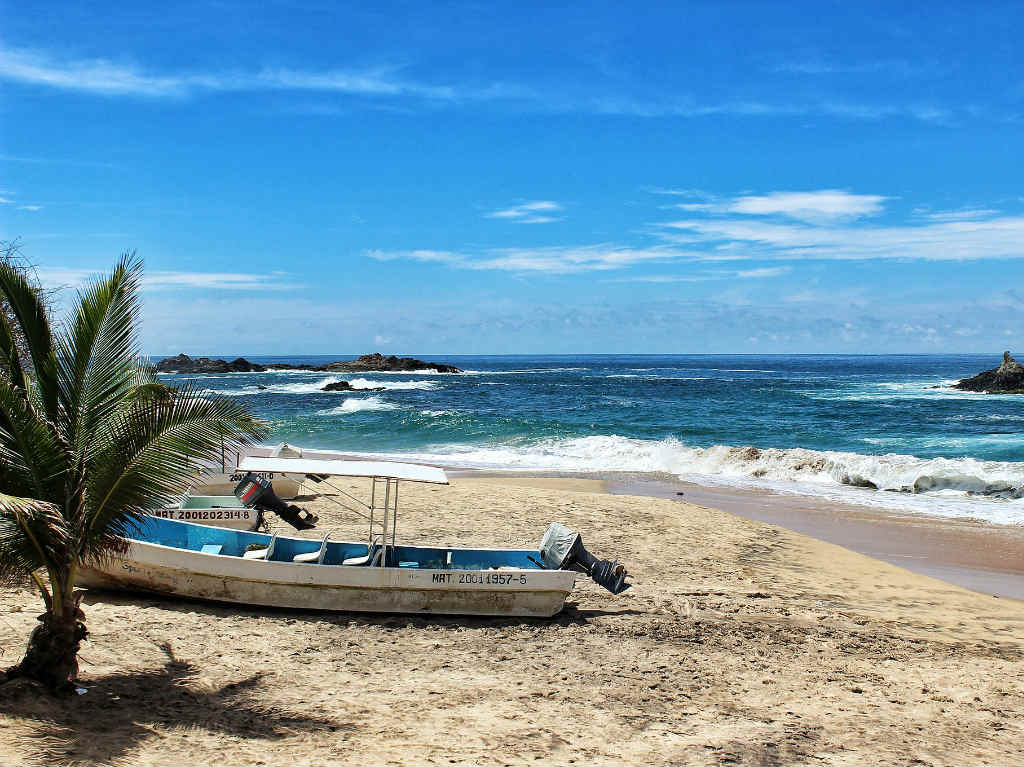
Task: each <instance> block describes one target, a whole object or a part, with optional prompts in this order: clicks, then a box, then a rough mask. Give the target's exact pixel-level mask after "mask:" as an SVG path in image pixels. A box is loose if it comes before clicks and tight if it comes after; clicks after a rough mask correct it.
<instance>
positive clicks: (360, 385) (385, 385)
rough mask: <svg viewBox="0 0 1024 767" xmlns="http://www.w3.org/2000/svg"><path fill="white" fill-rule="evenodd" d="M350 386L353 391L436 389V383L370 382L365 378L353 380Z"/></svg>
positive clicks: (350, 381)
mask: <svg viewBox="0 0 1024 767" xmlns="http://www.w3.org/2000/svg"><path fill="white" fill-rule="evenodd" d="M349 385H350V386H351V387H352V388H353V389H391V390H394V391H403V390H410V389H434V388H437V382H436V381H369V380H367V379H365V378H352V379H350V380H349Z"/></svg>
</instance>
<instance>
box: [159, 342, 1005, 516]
mask: <svg viewBox="0 0 1024 767" xmlns="http://www.w3.org/2000/svg"><path fill="white" fill-rule="evenodd" d="M428 358H429V359H431V360H432V361H436V362H444V363H448V364H452V365H456V366H458V367H461V368H463V369H465V370H466V371H467V372H466V373H465V374H460V375H440V374H433V373H430V372H428V371H420V372H413V373H388V374H370V373H366V374H356V375H348V376H341V375H330V374H325V373H311V372H275V373H246V374H225V375H215V376H209V375H207V376H190V375H168V376H165V377H164V378H165V380H166V381H167V382H168V383H172V384H181V383H184V382H186V381H188V382H190V383H192V384H193V385H195V386H197V387H200V388H203V389H208V390H211V391H213V392H217V393H221V394H225V395H231V396H237V397H241V398H244V400H245V401H246V402H247V403H248V404H249V405H250V406H251V407H252V408H253V409H254V410H255V411H256V412H257V413H258V414H259V415H260V416H262V417H264V418H266V419H267V420H268V421H269V422H270V424H271V426H272V429H273V435H272V441H273V442H278V441H287V442H291V443H293V444H296V445H300V446H302V447H308V448H319V449H326V450H337V451H343V452H347V453H361V454H373V455H386V456H389V457H401V458H415V459H419V460H427V461H431V462H436V463H441V464H446V465H453V466H455V465H457V466H471V467H479V468H493V469H518V470H538V469H543V470H554V471H570V472H594V471H604V472H608V471H625V472H657V473H662V474H664V473H668V474H672V475H675V476H678V477H681V478H683V479H687V480H692V481H698V482H704V483H718V484H729V485H737V486H743V487H762V488H769V489H772V490H775V491H779V492H796V493H804V494H811V495H819V496H825V497H830V498H836V499H842V500H854V501H855V502H858V503H868V504H873V505H881V506H888V507H892V508H901V509H906V510H909V511H915V512H921V513H930V514H941V515H954V516H971V517H977V518H982V519H988V520H990V521H996V522H1006V523H1014V524H1022V523H1024V463H1022V462H1021V461H1022V460H1024V396H1015V395H1002V396H993V395H981V394H968V393H962V392H958V391H956V390H954V389H951V388H949V384H950V383H952V382H953V381H955V380H957V379H959V378H963V377H967V376H970V375H973V374H975V373H977V372H979V371H981V370H983V369H987V368H991V367H994V366H996V365H997V364H998V362H999V361H1000V355H998V354H988V355H955V356H952V355H950V356H938V355H936V356H920V355H917V356H881V357H874V356H834V355H828V356H803V355H800V356H763V357H762V356H750V355H737V356H733V355H723V356H709V355H694V356H688V355H687V356H623V355H614V356H594V355H587V356H558V357H554V356H493V357H491V356H472V357H463V356H450V357H438V356H429V357H428ZM251 359H253V360H254V361H258V362H263V363H267V362H275V361H279V362H291V363H298V362H313V363H322V362H325V361H329V360H331V359H337V357H254V358H251ZM339 380H348V381H349V382H350V383H351V384H352V385H353V386H357V387H363V388H370V387H384V389H385V390H384V391H375V392H374V391H360V392H340V393H328V392H322V391H320V389H321V388H322V387H323V386H324V384H326V383H328V382H331V381H339ZM260 386H264V387H267V388H266V389H264V390H261V389H260V388H259V387H260Z"/></svg>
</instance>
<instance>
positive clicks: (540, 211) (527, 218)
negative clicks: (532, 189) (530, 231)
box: [484, 200, 562, 224]
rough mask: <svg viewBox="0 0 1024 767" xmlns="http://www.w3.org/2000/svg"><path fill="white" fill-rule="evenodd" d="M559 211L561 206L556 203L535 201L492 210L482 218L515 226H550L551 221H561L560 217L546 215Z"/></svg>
mask: <svg viewBox="0 0 1024 767" xmlns="http://www.w3.org/2000/svg"><path fill="white" fill-rule="evenodd" d="M560 210H562V206H561V205H559V204H558V203H557V202H551V201H550V200H537V201H535V202H524V203H522V204H520V205H513V206H512V207H511V208H502V209H500V210H492V211H491V212H490V213H486V214H484V217H485V218H500V219H505V220H506V221H512V222H514V223H517V224H550V223H551V222H553V221H561V220H562V218H561V217H560V216H552V215H548V214H551V213H555V212H557V211H560Z"/></svg>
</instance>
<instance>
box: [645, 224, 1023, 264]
mask: <svg viewBox="0 0 1024 767" xmlns="http://www.w3.org/2000/svg"><path fill="white" fill-rule="evenodd" d="M665 226H666V227H668V228H670V229H672V230H675V231H681V232H685V233H686V237H688V238H691V241H692V238H696V239H697V240H699V241H702V242H703V243H704V245H705V246H706V247H712V248H718V247H723V246H724V247H727V248H728V250H729V252H732V253H734V254H736V255H740V256H746V257H747V258H775V259H830V260H867V259H916V260H926V261H954V260H969V259H1016V258H1024V217H1019V216H1001V217H997V218H986V219H974V220H955V221H941V220H938V221H933V222H929V223H926V224H921V225H909V226H908V225H901V226H865V225H861V226H852V225H834V226H813V225H808V224H798V223H778V222H772V221H763V220H755V219H749V218H725V219H714V218H707V219H686V220H681V221H673V222H669V223H667V224H665ZM667 238H668V239H669V240H670V241H671V238H672V235H671V234H669V235H668V237H667Z"/></svg>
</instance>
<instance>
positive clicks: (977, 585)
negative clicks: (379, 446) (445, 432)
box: [449, 469, 1024, 601]
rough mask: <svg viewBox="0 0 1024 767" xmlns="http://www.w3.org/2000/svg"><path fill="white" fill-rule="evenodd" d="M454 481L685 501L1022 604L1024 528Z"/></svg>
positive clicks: (706, 493)
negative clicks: (781, 528)
mask: <svg viewBox="0 0 1024 767" xmlns="http://www.w3.org/2000/svg"><path fill="white" fill-rule="evenodd" d="M449 474H451V475H452V476H453V477H460V476H461V477H478V478H481V479H494V480H497V481H499V482H500V483H509V484H516V485H522V486H532V487H544V488H549V489H570V488H571V487H572V484H573V483H574V482H586V483H588V484H587V485H586V488H587V490H588V491H590V492H606V493H609V494H612V495H633V496H644V497H649V498H665V499H670V500H677V501H683V502H685V503H689V504H695V505H698V506H703V507H706V508H714V509H718V510H720V511H725V512H728V513H730V514H735V515H737V516H739V517H743V518H744V519H750V520H754V521H757V522H765V523H767V524H770V525H776V526H778V527H783V528H785V529H787V530H790V531H792V532H795V533H800V534H802V535H806V536H809V537H811V538H815V539H816V540H819V541H824V542H826V543H831V544H835V545H837V546H842V547H843V548H845V549H849V550H850V551H855V552H857V553H858V554H864V555H866V556H869V557H872V558H874V559H878V560H881V561H883V562H887V563H889V564H893V565H896V566H898V567H902V568H904V569H907V570H910V571H911V572H915V573H919V574H921V575H927V576H929V577H932V578H937V579H938V580H942V581H945V582H947V583H951V584H953V585H956V586H962V587H963V588H967V589H971V590H972V591H977V592H979V593H982V594H989V595H992V596H996V597H1000V598H1009V599H1016V600H1022V601H1024V528H1020V527H1016V526H1011V525H997V524H994V523H989V522H983V521H979V520H971V519H954V518H946V517H937V516H935V517H933V516H926V515H923V514H913V513H910V512H904V513H899V512H895V511H891V510H885V509H880V508H878V507H875V506H857V505H854V504H843V503H838V502H833V501H829V500H824V499H817V498H814V497H811V496H802V495H795V494H794V495H789V494H782V493H773V492H770V491H767V490H764V491H754V490H742V489H737V488H726V487H711V486H707V485H698V484H695V483H692V482H685V481H683V480H680V479H675V478H668V477H660V478H654V477H652V476H650V475H638V474H628V473H621V474H620V473H603V474H600V475H597V474H580V475H569V474H566V473H562V472H549V473H548V472H532V473H529V474H526V473H522V474H521V473H518V472H497V471H479V470H474V469H458V470H454V469H453V470H450V471H449ZM680 493H681V495H680Z"/></svg>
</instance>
